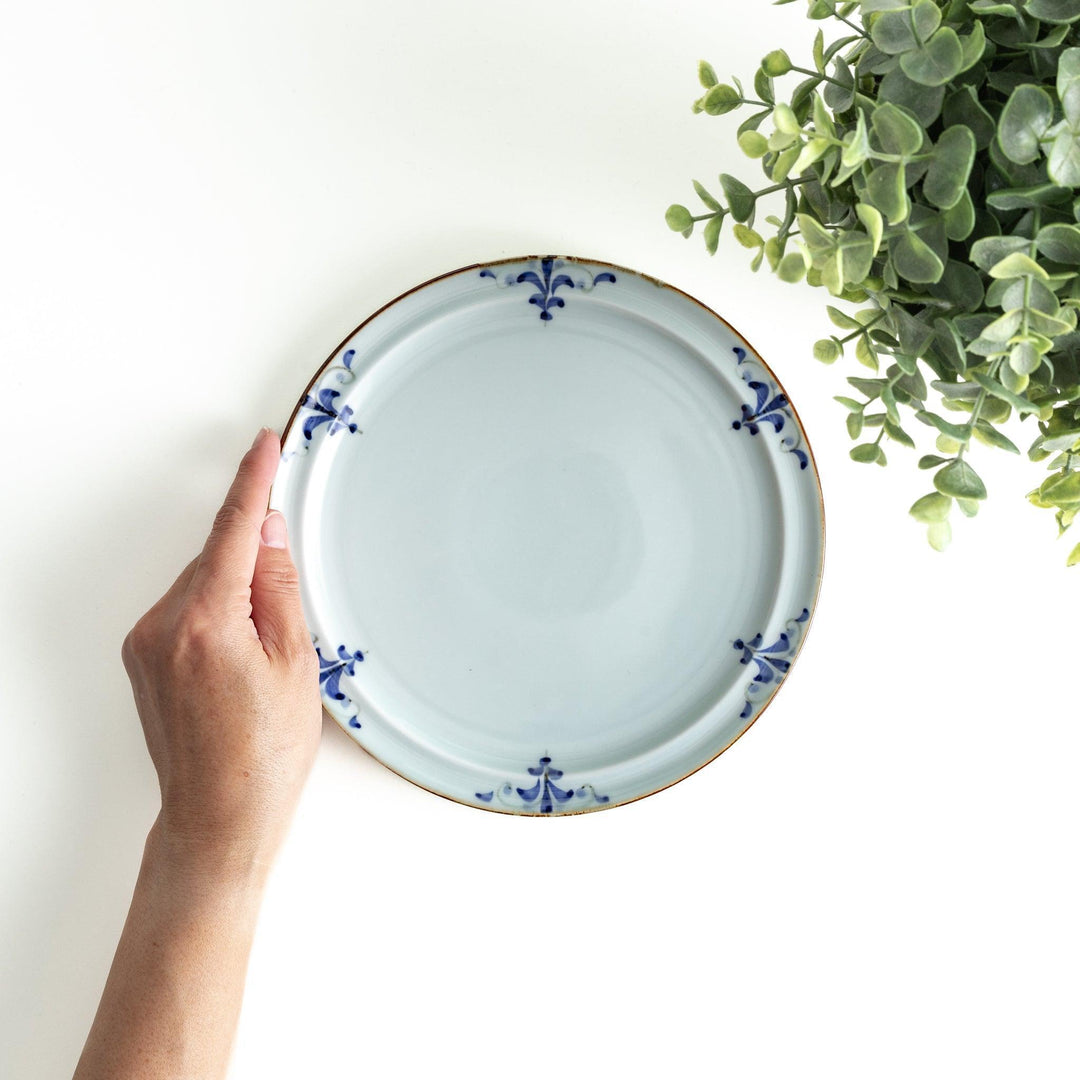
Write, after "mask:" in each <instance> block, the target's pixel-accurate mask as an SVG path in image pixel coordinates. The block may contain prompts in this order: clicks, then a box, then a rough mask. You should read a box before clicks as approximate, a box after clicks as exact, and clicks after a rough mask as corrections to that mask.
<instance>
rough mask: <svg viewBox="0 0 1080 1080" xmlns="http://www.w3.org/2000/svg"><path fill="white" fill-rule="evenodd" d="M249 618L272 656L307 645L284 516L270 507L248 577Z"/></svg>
mask: <svg viewBox="0 0 1080 1080" xmlns="http://www.w3.org/2000/svg"><path fill="white" fill-rule="evenodd" d="M251 621H252V622H253V623H254V624H255V629H256V631H257V632H258V635H259V640H260V641H261V642H262V646H263V648H264V649H265V650H266V652H267V653H268V654H269V656H270V657H271V658H272V659H277V658H278V657H290V656H292V655H294V654H296V653H299V652H300V650H302V649H308V648H310V647H311V637H310V635H309V634H308V631H307V626H306V624H305V622H304V609H303V608H302V607H301V605H300V576H299V574H298V573H297V572H296V566H295V565H294V564H293V561H292V556H291V555H290V554H289V536H288V532H287V531H286V528H285V518H284V517H283V516H282V515H281V514H280V513H279V512H278V511H277V510H271V511H270V512H269V513H268V514H267V515H266V517H265V518H264V519H263V523H262V531H261V534H260V542H259V552H258V555H257V556H256V558H255V572H254V574H253V576H252V579H251Z"/></svg>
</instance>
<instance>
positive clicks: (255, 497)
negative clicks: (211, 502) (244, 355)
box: [191, 428, 281, 593]
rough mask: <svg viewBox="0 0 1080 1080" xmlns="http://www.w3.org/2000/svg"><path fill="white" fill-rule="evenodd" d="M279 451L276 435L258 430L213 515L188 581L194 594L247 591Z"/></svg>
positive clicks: (279, 446)
mask: <svg viewBox="0 0 1080 1080" xmlns="http://www.w3.org/2000/svg"><path fill="white" fill-rule="evenodd" d="M280 453H281V442H280V440H279V439H278V436H277V434H276V433H275V432H273V431H271V430H270V428H263V429H262V431H260V432H259V434H258V435H256V436H255V442H254V443H253V444H252V446H251V449H250V450H249V451H248V452H247V453H246V454H245V455H244V457H243V459H242V460H241V462H240V467H239V468H238V469H237V470H236V478H235V479H234V480H233V482H232V486H231V487H230V488H229V492H228V494H227V495H226V496H225V501H224V502H223V503H222V504H221V509H220V510H219V511H218V514H217V517H216V518H215V519H214V526H213V528H212V529H211V530H210V535H209V536H208V537H207V540H206V545H205V546H204V547H203V551H202V556H201V558H200V559H199V565H198V568H197V569H196V571H195V576H194V578H193V580H192V583H191V588H192V591H193V592H198V591H202V590H205V589H208V588H214V589H220V588H221V587H222V586H224V587H225V588H226V589H227V590H228V591H230V592H232V591H235V592H237V593H240V592H245V593H246V590H247V589H249V588H250V586H251V578H252V575H253V574H254V572H255V559H256V557H257V556H258V554H259V534H260V531H261V529H262V523H263V518H264V517H266V506H267V503H268V502H269V500H270V485H271V484H272V483H273V480H274V474H275V473H276V472H277V465H278V457H279V455H280Z"/></svg>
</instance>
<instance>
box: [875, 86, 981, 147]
mask: <svg viewBox="0 0 1080 1080" xmlns="http://www.w3.org/2000/svg"><path fill="white" fill-rule="evenodd" d="M886 77H887V76H886ZM882 86H884V80H882ZM880 92H882V91H881V90H879V93H880ZM924 92H928V91H925V90H924ZM889 100H890V101H892V100H895V99H893V98H889ZM899 104H905V103H904V102H899ZM919 119H920V120H921V119H922V117H921V116H920V117H919ZM942 119H943V120H944V122H945V126H946V127H953V126H955V125H956V124H962V125H963V126H964V127H967V128H970V129H971V133H972V135H974V136H975V146H976V148H977V149H979V150H985V149H986V148H987V147H988V146H989V145H990V141H991V139H993V137H994V135H995V134H996V133H997V125H996V124H995V123H994V119H993V117H992V116H991V115H990V114H989V113H988V112H987V111H986V109H984V108H983V106H982V105H981V104H980V103H979V99H978V97H977V96H976V94H975V89H974V88H973V87H971V86H962V87H961V88H960V89H959V90H957V91H955V92H954V93H952V94H950V95H949V96H948V97H947V98H946V99H945V107H944V108H943V109H942Z"/></svg>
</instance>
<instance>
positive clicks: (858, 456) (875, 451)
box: [848, 443, 885, 465]
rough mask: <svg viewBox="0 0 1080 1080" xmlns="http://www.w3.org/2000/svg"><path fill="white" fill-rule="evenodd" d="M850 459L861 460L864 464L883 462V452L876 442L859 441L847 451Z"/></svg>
mask: <svg viewBox="0 0 1080 1080" xmlns="http://www.w3.org/2000/svg"><path fill="white" fill-rule="evenodd" d="M848 454H849V456H850V457H851V460H852V461H861V462H863V463H865V464H869V463H873V462H876V463H877V464H880V465H884V464H885V452H884V451H883V450H882V449H881V447H880V446H879V445H878V444H877V443H860V444H859V445H858V446H853V447H852V448H851V449H850V450H849V451H848Z"/></svg>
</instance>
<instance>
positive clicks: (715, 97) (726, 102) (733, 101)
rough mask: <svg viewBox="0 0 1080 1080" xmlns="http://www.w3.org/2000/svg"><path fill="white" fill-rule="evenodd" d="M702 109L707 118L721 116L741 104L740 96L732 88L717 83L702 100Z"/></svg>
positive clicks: (725, 84)
mask: <svg viewBox="0 0 1080 1080" xmlns="http://www.w3.org/2000/svg"><path fill="white" fill-rule="evenodd" d="M701 104H702V107H703V108H704V110H705V112H707V113H708V114H709V116H723V115H724V114H725V113H729V112H731V111H732V110H733V109H737V108H738V107H739V106H740V105H741V104H742V96H741V95H740V94H739V91H738V90H736V89H735V87H734V86H728V84H727V83H717V84H716V86H714V87H713V88H712V89H711V90H710V91H709V92H708V93H707V94H706V95H705V97H704V98H703V99H702V102H701Z"/></svg>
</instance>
